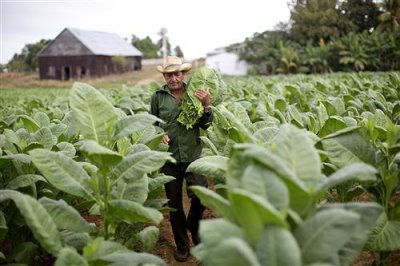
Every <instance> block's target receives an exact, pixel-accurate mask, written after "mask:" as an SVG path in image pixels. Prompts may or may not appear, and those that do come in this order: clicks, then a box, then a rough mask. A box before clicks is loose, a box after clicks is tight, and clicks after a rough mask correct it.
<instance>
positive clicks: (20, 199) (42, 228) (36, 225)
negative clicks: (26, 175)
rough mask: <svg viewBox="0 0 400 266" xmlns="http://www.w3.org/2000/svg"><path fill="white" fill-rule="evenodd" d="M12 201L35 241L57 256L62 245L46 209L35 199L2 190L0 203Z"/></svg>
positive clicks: (12, 191)
mask: <svg viewBox="0 0 400 266" xmlns="http://www.w3.org/2000/svg"><path fill="white" fill-rule="evenodd" d="M7 199H10V200H12V201H13V202H14V203H15V205H16V206H17V208H18V209H19V212H20V214H21V215H22V216H23V217H24V219H25V222H26V224H27V225H28V227H29V228H30V229H31V231H32V233H33V235H34V237H35V239H36V240H37V241H38V242H39V243H40V244H41V246H42V247H43V248H44V249H45V250H46V251H48V252H49V253H51V254H53V255H55V256H56V255H57V254H58V252H59V251H60V249H61V247H62V244H61V239H60V235H59V233H58V230H57V227H56V225H55V223H54V222H53V219H52V218H51V216H50V215H49V214H48V212H47V211H46V210H45V208H44V207H43V206H42V205H41V204H40V203H39V202H38V201H37V200H36V199H34V198H32V197H30V196H27V195H24V194H22V193H20V192H17V191H14V190H7V189H4V190H1V193H0V201H4V200H7Z"/></svg>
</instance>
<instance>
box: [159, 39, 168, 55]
mask: <svg viewBox="0 0 400 266" xmlns="http://www.w3.org/2000/svg"><path fill="white" fill-rule="evenodd" d="M166 38H167V55H171V44H170V42H169V38H168V37H166ZM157 47H158V50H159V51H160V52H161V49H162V47H163V39H162V38H161V39H160V40H158V42H157Z"/></svg>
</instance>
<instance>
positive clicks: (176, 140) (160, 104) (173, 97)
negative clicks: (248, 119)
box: [150, 56, 213, 261]
mask: <svg viewBox="0 0 400 266" xmlns="http://www.w3.org/2000/svg"><path fill="white" fill-rule="evenodd" d="M191 68H192V65H191V64H189V63H182V61H181V59H180V58H178V57H176V56H168V57H167V60H166V64H165V65H164V66H157V70H158V71H159V72H161V73H162V74H163V76H164V80H165V82H166V84H165V85H163V86H162V87H160V88H159V89H158V90H157V91H156V92H155V93H154V94H153V95H152V97H151V104H150V107H151V108H150V113H151V114H153V115H155V116H157V117H159V118H161V119H162V120H164V122H165V123H164V124H159V126H160V127H162V128H163V129H164V131H165V135H164V136H163V139H162V142H163V143H164V144H168V145H169V149H168V151H169V152H171V153H172V156H173V157H174V158H175V159H176V164H172V163H166V164H165V165H164V166H163V168H162V169H161V171H162V172H163V173H164V174H166V175H171V176H174V177H175V178H176V179H175V180H173V181H171V182H169V183H167V184H165V191H166V195H167V198H168V199H169V202H168V205H169V207H170V208H173V209H175V210H176V211H172V212H170V222H171V227H172V231H173V234H174V240H175V244H176V250H175V253H174V257H175V259H176V260H177V261H186V260H187V258H188V257H189V251H190V241H189V237H188V232H187V230H189V231H190V233H191V238H192V242H193V243H194V244H195V245H197V244H198V243H199V242H200V239H199V236H198V229H199V221H200V219H201V218H202V214H203V211H204V209H205V208H204V206H203V205H202V204H201V203H200V200H199V199H198V198H197V197H196V196H195V195H194V193H193V192H192V191H190V190H189V189H188V188H189V187H190V186H192V185H200V186H204V187H207V179H206V177H204V176H201V175H196V174H194V173H186V169H187V167H188V165H189V164H190V163H191V162H193V161H194V160H196V159H198V158H199V157H200V154H201V150H202V145H201V141H200V128H202V129H207V128H208V126H209V124H210V123H211V121H212V119H213V115H212V110H211V95H210V93H209V92H208V91H207V90H205V89H199V90H197V91H196V93H195V95H196V97H197V98H198V99H199V100H200V101H201V103H202V105H203V107H204V114H203V116H202V117H201V118H199V120H198V122H197V123H196V124H195V125H194V126H193V128H191V129H186V127H185V126H184V125H182V124H180V123H179V122H178V121H177V119H178V116H179V112H180V108H181V103H182V98H183V94H184V93H185V88H186V83H185V82H184V78H185V73H186V72H187V71H189V70H190V69H191ZM184 179H186V186H187V194H188V196H189V198H190V199H191V206H190V210H189V213H188V217H187V219H186V216H185V213H184V210H183V204H182V185H183V180H184Z"/></svg>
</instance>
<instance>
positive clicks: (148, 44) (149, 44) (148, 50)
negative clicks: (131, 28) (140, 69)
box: [131, 35, 160, 59]
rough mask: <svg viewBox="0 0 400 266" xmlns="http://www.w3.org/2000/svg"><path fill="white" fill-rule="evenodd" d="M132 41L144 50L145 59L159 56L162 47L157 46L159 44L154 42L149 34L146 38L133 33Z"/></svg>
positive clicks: (140, 49)
mask: <svg viewBox="0 0 400 266" xmlns="http://www.w3.org/2000/svg"><path fill="white" fill-rule="evenodd" d="M131 43H132V45H133V46H135V47H136V48H137V49H138V50H139V51H141V52H142V54H143V58H144V59H148V58H158V57H159V51H160V48H159V47H158V46H157V44H155V43H153V41H152V40H151V38H150V37H149V36H146V38H144V39H140V38H138V37H136V36H135V35H132V39H131Z"/></svg>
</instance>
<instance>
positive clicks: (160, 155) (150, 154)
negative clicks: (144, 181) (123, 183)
mask: <svg viewBox="0 0 400 266" xmlns="http://www.w3.org/2000/svg"><path fill="white" fill-rule="evenodd" d="M167 161H174V159H173V158H172V157H171V156H170V155H169V154H168V153H166V152H158V151H151V150H149V151H141V152H137V153H135V154H133V155H130V156H127V157H125V158H124V159H123V160H122V161H121V162H120V163H119V164H118V165H116V166H115V168H114V171H113V173H114V176H115V177H116V180H119V179H120V178H125V179H126V180H132V179H135V178H139V177H141V176H142V175H143V174H144V173H151V172H154V171H156V170H158V169H160V168H161V167H162V166H163V165H164V164H165V162H167Z"/></svg>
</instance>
